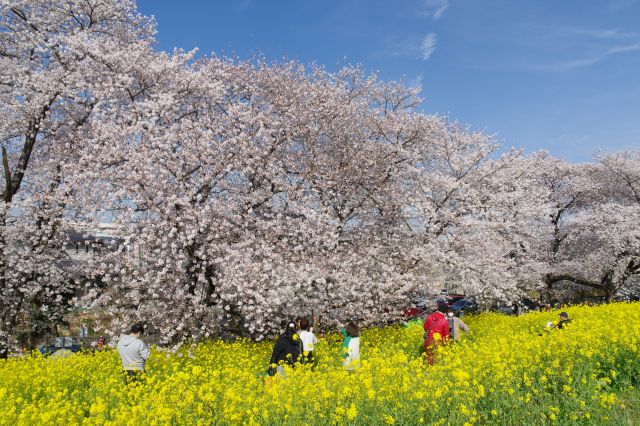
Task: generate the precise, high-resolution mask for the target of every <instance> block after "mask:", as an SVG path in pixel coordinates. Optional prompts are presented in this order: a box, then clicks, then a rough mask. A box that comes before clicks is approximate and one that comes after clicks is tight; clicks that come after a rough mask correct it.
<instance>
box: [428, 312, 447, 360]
mask: <svg viewBox="0 0 640 426" xmlns="http://www.w3.org/2000/svg"><path fill="white" fill-rule="evenodd" d="M446 309H447V308H446V306H438V310H437V311H436V312H434V313H432V314H431V315H429V316H428V317H427V320H426V321H425V322H424V348H425V355H426V357H427V362H428V363H429V364H433V363H434V362H435V352H436V348H437V347H438V346H439V345H441V344H443V343H445V342H446V341H448V340H449V321H447V318H446V317H445V316H444V312H446Z"/></svg>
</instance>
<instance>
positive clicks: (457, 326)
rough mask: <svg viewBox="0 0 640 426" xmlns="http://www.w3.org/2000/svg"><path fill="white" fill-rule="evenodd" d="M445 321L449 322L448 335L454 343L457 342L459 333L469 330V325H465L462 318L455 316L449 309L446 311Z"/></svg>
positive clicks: (468, 331)
mask: <svg viewBox="0 0 640 426" xmlns="http://www.w3.org/2000/svg"><path fill="white" fill-rule="evenodd" d="M447 322H448V323H449V336H450V337H451V339H453V341H454V342H456V343H457V342H458V340H460V334H461V333H462V332H463V331H464V332H465V333H470V332H471V330H470V329H469V326H467V324H465V323H464V321H462V319H460V318H458V317H457V316H455V315H454V314H453V311H452V310H451V309H449V312H447Z"/></svg>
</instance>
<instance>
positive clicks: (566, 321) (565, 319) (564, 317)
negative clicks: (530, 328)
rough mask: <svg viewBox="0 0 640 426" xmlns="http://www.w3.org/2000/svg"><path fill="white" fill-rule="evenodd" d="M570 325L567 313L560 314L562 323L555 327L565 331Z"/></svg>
mask: <svg viewBox="0 0 640 426" xmlns="http://www.w3.org/2000/svg"><path fill="white" fill-rule="evenodd" d="M569 323H571V320H570V319H569V314H567V313H566V312H560V321H559V322H558V323H557V324H556V325H555V327H556V328H559V329H563V328H564V327H565V326H566V325H567V324H569Z"/></svg>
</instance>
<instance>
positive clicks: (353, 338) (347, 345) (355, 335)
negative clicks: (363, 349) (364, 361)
mask: <svg viewBox="0 0 640 426" xmlns="http://www.w3.org/2000/svg"><path fill="white" fill-rule="evenodd" d="M341 331H342V335H343V336H344V339H343V340H342V356H343V358H344V361H343V362H342V365H343V366H344V368H345V369H346V370H347V371H353V370H355V369H356V368H357V367H358V366H359V365H360V331H359V330H358V327H357V326H356V325H355V324H354V323H352V322H350V323H348V324H347V326H346V327H343V328H342V329H341Z"/></svg>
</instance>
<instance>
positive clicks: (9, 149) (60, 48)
mask: <svg viewBox="0 0 640 426" xmlns="http://www.w3.org/2000/svg"><path fill="white" fill-rule="evenodd" d="M154 31H155V29H154V25H153V22H152V21H150V20H149V19H148V18H146V17H142V16H140V15H138V14H137V12H136V11H135V4H134V3H133V2H130V1H116V0H113V1H106V0H105V1H103V0H86V1H85V0H83V1H80V0H77V1H75V0H70V1H48V0H33V1H32V0H29V1H19V0H17V1H13V0H2V1H1V2H0V98H1V101H0V141H1V143H2V162H3V179H2V205H1V206H0V207H1V212H0V246H1V248H2V252H1V253H0V289H1V290H2V297H1V299H0V305H1V308H2V309H1V311H2V323H1V324H0V330H1V332H2V333H4V334H6V333H7V332H8V330H14V329H15V328H16V327H18V326H19V327H20V328H23V329H26V330H28V331H29V332H30V333H31V334H34V333H35V334H37V333H39V332H41V331H43V330H42V329H43V328H47V327H48V326H49V325H50V324H52V323H55V322H57V321H60V320H61V315H62V312H63V311H64V308H65V307H66V306H67V302H68V301H69V300H70V297H71V296H72V295H73V293H74V288H75V287H74V286H75V284H74V282H73V281H74V280H73V274H72V272H71V271H69V268H65V267H63V263H64V261H65V259H64V256H63V252H62V250H61V247H62V244H63V243H64V241H65V221H66V220H67V219H68V217H69V216H70V215H71V214H72V212H74V211H76V212H77V209H76V208H77V207H78V206H77V204H78V202H77V200H76V197H75V193H74V181H73V176H74V171H75V169H76V168H77V164H76V159H77V158H78V157H77V151H78V149H79V148H81V147H82V146H83V145H84V144H86V143H88V141H89V140H90V139H91V136H90V133H91V130H90V127H91V126H90V124H89V121H90V120H91V119H92V117H93V116H94V115H96V114H99V113H98V112H97V105H98V103H99V102H103V103H108V102H109V100H107V99H109V90H111V89H110V88H107V87H106V84H109V77H108V76H112V77H113V75H114V71H113V64H114V63H117V62H118V61H121V62H125V61H126V55H127V53H129V52H131V51H135V50H139V49H144V48H147V49H148V48H149V46H150V44H151V43H152V41H153V39H152V34H153V32H154ZM4 340H5V341H6V340H7V339H6V338H5V339H4ZM0 350H2V354H3V355H4V356H6V353H7V352H6V345H3V347H2V348H1V349H0Z"/></svg>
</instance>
